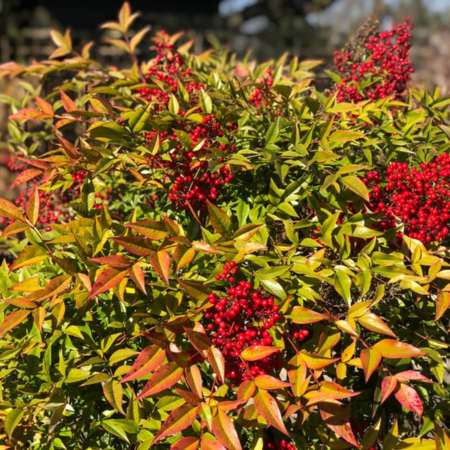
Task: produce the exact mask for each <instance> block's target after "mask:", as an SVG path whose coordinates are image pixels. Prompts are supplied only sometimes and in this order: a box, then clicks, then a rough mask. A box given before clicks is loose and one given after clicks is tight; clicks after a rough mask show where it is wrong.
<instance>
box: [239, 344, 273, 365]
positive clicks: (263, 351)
mask: <svg viewBox="0 0 450 450" xmlns="http://www.w3.org/2000/svg"><path fill="white" fill-rule="evenodd" d="M279 351H280V349H279V348H278V347H266V346H263V345H257V346H254V347H248V348H246V349H245V350H243V351H242V353H241V357H242V358H243V359H245V360H246V361H258V360H259V359H263V358H267V357H268V356H270V355H273V354H274V353H278V352H279Z"/></svg>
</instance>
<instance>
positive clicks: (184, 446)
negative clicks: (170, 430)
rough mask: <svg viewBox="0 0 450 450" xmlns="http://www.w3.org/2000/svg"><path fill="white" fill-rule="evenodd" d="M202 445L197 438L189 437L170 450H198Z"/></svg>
mask: <svg viewBox="0 0 450 450" xmlns="http://www.w3.org/2000/svg"><path fill="white" fill-rule="evenodd" d="M199 445H200V441H199V440H198V438H196V437H187V438H183V439H180V440H179V441H177V442H175V444H172V446H171V447H170V450H197V449H198V446H199Z"/></svg>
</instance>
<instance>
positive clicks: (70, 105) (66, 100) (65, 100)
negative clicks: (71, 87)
mask: <svg viewBox="0 0 450 450" xmlns="http://www.w3.org/2000/svg"><path fill="white" fill-rule="evenodd" d="M59 92H60V94H61V100H62V104H63V107H64V109H65V110H66V111H67V112H71V111H77V105H75V102H74V101H73V100H72V99H71V98H70V97H69V96H68V95H67V94H66V93H65V92H64V91H63V90H62V89H60V90H59Z"/></svg>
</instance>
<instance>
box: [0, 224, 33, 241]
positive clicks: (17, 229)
mask: <svg viewBox="0 0 450 450" xmlns="http://www.w3.org/2000/svg"><path fill="white" fill-rule="evenodd" d="M29 228H30V225H28V224H27V223H25V222H19V221H17V222H11V223H10V224H9V225H8V226H7V227H6V228H5V229H4V230H3V231H2V237H6V236H11V235H12V234H17V233H21V232H22V231H25V230H28V229H29Z"/></svg>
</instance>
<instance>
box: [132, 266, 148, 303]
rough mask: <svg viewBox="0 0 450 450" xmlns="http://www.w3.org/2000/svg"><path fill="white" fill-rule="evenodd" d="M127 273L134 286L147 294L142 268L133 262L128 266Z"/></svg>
mask: <svg viewBox="0 0 450 450" xmlns="http://www.w3.org/2000/svg"><path fill="white" fill-rule="evenodd" d="M128 275H130V278H131V279H132V280H133V282H134V284H135V285H136V287H137V288H138V289H139V290H140V291H141V292H142V293H143V294H144V295H147V290H146V289H145V275H144V271H143V270H142V268H141V267H140V266H139V265H137V264H134V265H133V266H131V267H129V268H128Z"/></svg>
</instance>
